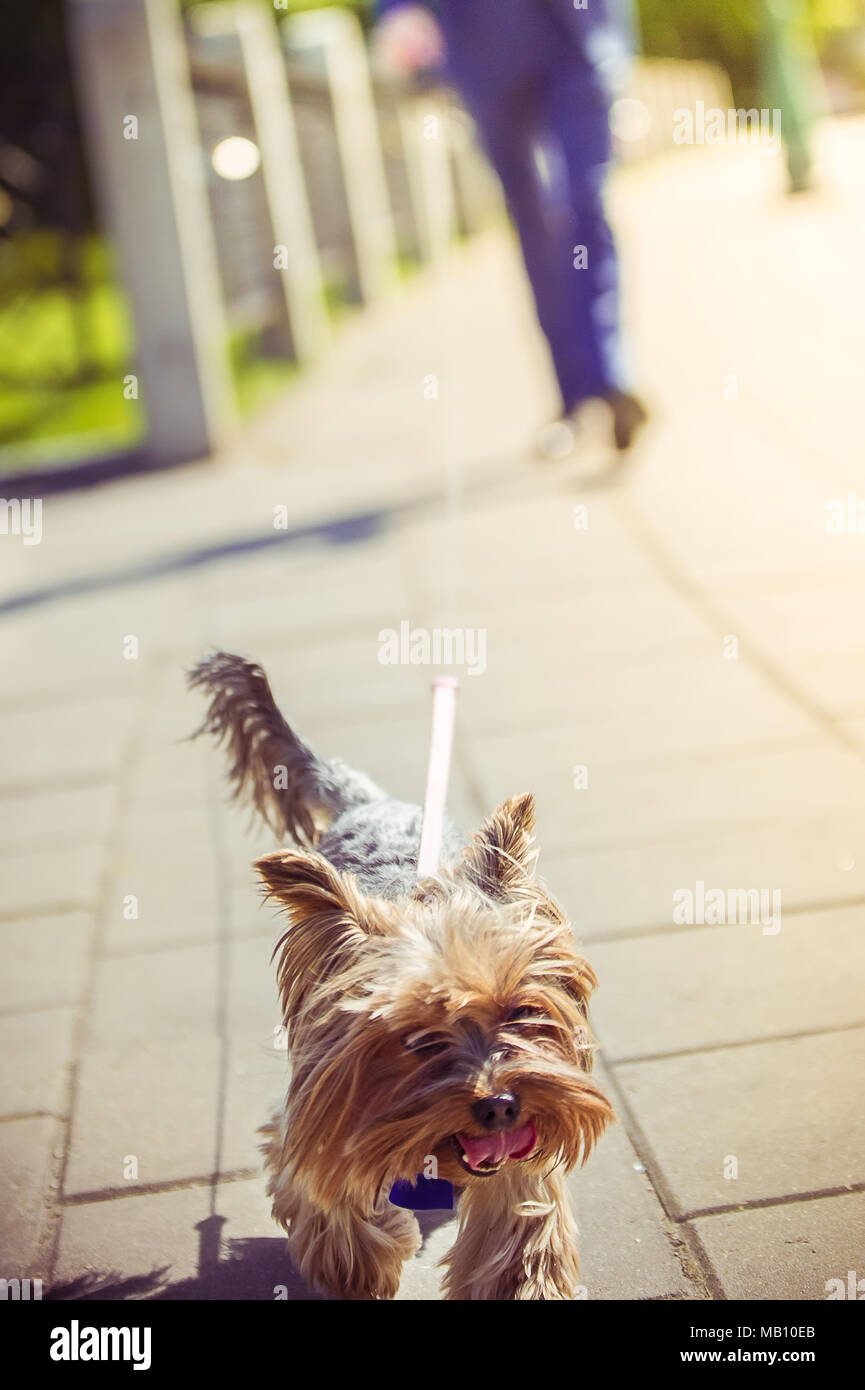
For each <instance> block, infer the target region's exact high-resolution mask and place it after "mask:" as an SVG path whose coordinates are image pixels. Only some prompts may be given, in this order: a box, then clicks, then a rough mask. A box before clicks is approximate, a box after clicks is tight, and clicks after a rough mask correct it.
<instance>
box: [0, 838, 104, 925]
mask: <svg viewBox="0 0 865 1390" xmlns="http://www.w3.org/2000/svg"><path fill="white" fill-rule="evenodd" d="M43 850H44V851H45V853H46V855H47V854H48V853H49V852H50V851H49V850H47V849H45V847H44V845H43ZM19 854H20V851H19ZM95 909H96V903H95V902H94V900H93V899H92V898H89V899H85V898H60V899H58V901H57V902H50V901H48V902H40V903H38V904H37V905H36V906H34V907H23V908H18V909H15V908H9V909H6V910H4V911H2V912H0V926H3V925H5V924H6V923H7V922H13V923H14V922H22V921H29V920H30V918H31V917H62V916H63V915H64V914H66V913H73V912H86V913H88V914H90V913H93V912H94V911H95Z"/></svg>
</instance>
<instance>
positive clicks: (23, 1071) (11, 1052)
mask: <svg viewBox="0 0 865 1390" xmlns="http://www.w3.org/2000/svg"><path fill="white" fill-rule="evenodd" d="M74 1025H75V1015H74V1012H73V1011H72V1010H71V1009H34V1010H33V1011H32V1012H27V1013H16V1014H7V1015H5V1017H3V1018H0V1117H3V1116H11V1115H14V1116H19V1115H45V1114H51V1115H54V1116H61V1115H63V1114H64V1113H65V1111H66V1109H67V1088H68V1079H69V1058H70V1056H71V1054H72V1035H73V1029H74Z"/></svg>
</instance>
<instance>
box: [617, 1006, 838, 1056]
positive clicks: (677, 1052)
mask: <svg viewBox="0 0 865 1390" xmlns="http://www.w3.org/2000/svg"><path fill="white" fill-rule="evenodd" d="M862 1028H865V1018H863V1019H862V1020H861V1021H859V1022H856V1023H837V1024H834V1025H833V1026H832V1027H831V1028H803V1029H801V1030H800V1031H798V1032H794V1033H773V1034H772V1036H771V1037H752V1038H735V1039H733V1040H732V1041H731V1042H719V1043H706V1044H704V1045H702V1046H700V1047H682V1048H675V1049H674V1050H673V1051H671V1052H647V1053H644V1054H635V1055H634V1056H632V1057H616V1058H612V1057H609V1056H606V1054H605V1053H604V1050H603V1046H602V1047H601V1055H602V1056H606V1061H607V1065H608V1066H611V1067H633V1066H640V1065H642V1063H644V1062H666V1061H669V1060H671V1059H672V1058H675V1057H702V1056H704V1055H706V1054H707V1053H711V1052H727V1051H729V1050H730V1049H732V1048H738V1047H764V1046H769V1044H771V1043H779V1042H796V1041H797V1040H798V1039H799V1038H827V1037H832V1036H834V1034H836V1033H855V1032H856V1031H857V1030H858V1029H862Z"/></svg>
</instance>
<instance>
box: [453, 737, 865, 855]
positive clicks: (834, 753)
mask: <svg viewBox="0 0 865 1390" xmlns="http://www.w3.org/2000/svg"><path fill="white" fill-rule="evenodd" d="M536 742H537V734H536V733H524V734H514V735H513V736H512V738H511V739H510V741H509V744H508V748H507V750H505V749H503V750H502V755H501V758H500V761H499V762H493V761H492V760H491V759H490V758H487V759H486V760H478V761H477V762H476V764H475V769H474V772H475V778H476V780H477V783H478V785H479V788H480V791H481V793H482V794H483V796H484V798H485V799H486V800H488V801H491V802H492V804H496V803H497V802H499V801H503V800H504V799H505V798H506V797H508V796H512V795H513V794H514V791H515V789H519V790H529V789H530V788H531V789H532V790H533V791H534V793H535V797H536V800H537V808H538V842H539V844H541V845H542V846H543V847H544V849H545V851H546V852H548V853H550V854H551V853H552V852H553V851H554V850H561V851H564V850H573V849H575V848H579V849H581V850H589V849H595V848H602V847H605V846H612V845H624V844H629V843H630V844H635V843H639V842H640V841H646V840H650V839H651V840H653V839H662V838H664V837H665V836H668V837H671V836H673V835H674V834H677V833H679V834H688V835H690V836H693V835H700V834H708V833H709V832H712V831H714V830H715V829H722V828H724V827H726V828H729V829H732V828H734V827H738V828H739V829H740V830H741V829H746V830H750V828H751V827H752V826H753V827H754V828H755V829H757V828H759V827H761V826H762V827H765V826H766V824H767V823H768V824H773V825H775V826H784V825H787V824H789V823H790V822H795V821H801V819H802V815H803V813H804V812H806V811H807V813H808V814H811V815H822V814H824V813H829V812H831V811H836V812H837V811H849V812H851V813H853V812H855V811H862V810H863V808H865V770H863V768H862V766H861V764H860V761H859V759H858V757H857V756H856V755H855V754H854V753H850V752H848V751H846V750H844V749H842V748H838V747H836V746H835V745H834V744H830V743H829V742H828V741H826V742H824V741H822V740H817V741H814V742H810V741H809V742H808V743H803V744H800V745H797V746H796V747H795V748H786V749H775V750H773V751H771V752H766V753H756V752H751V753H748V754H741V755H736V754H733V753H732V752H727V753H723V754H719V755H718V757H717V758H710V757H702V758H699V759H696V758H694V759H691V760H688V761H687V762H686V761H684V760H683V761H681V762H680V761H678V760H676V759H669V760H666V761H659V762H657V763H655V764H650V763H641V764H639V765H638V764H634V765H631V766H628V767H620V766H608V765H606V764H603V765H602V764H596V765H595V766H594V767H592V768H590V769H589V776H588V786H587V788H586V789H585V790H574V788H573V785H572V781H571V782H570V783H569V782H568V781H567V772H568V770H570V769H571V768H572V767H573V765H574V763H575V762H576V759H575V760H574V762H571V760H570V758H569V759H568V762H567V764H566V766H565V767H564V768H563V769H561V770H558V769H554V770H553V772H552V773H550V772H549V771H548V772H547V774H546V775H544V774H543V769H542V770H541V773H540V774H539V773H538V771H537V768H536V766H535V764H534V759H533V750H534V749H535V747H536ZM806 789H807V790H806Z"/></svg>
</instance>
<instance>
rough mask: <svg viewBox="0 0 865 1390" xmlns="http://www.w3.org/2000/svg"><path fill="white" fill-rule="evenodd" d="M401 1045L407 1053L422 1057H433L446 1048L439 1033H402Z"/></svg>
mask: <svg viewBox="0 0 865 1390" xmlns="http://www.w3.org/2000/svg"><path fill="white" fill-rule="evenodd" d="M402 1045H403V1047H404V1048H405V1049H406V1051H407V1052H420V1053H422V1054H423V1056H424V1057H435V1056H437V1055H438V1053H440V1052H444V1050H445V1048H446V1047H447V1043H446V1041H445V1039H444V1038H443V1037H442V1036H441V1034H440V1033H404V1034H403V1038H402Z"/></svg>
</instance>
